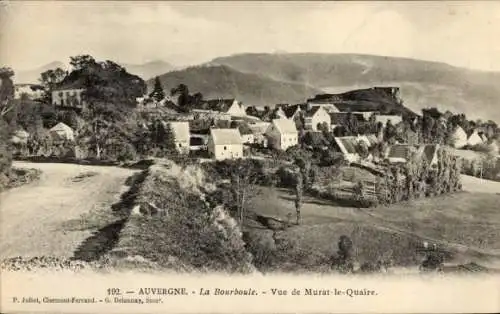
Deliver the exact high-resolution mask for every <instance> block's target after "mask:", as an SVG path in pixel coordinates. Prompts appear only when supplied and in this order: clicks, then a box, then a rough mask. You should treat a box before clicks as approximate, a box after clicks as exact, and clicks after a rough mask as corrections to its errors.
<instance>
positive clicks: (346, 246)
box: [336, 235, 354, 273]
mask: <svg viewBox="0 0 500 314" xmlns="http://www.w3.org/2000/svg"><path fill="white" fill-rule="evenodd" d="M337 246H338V251H337V256H338V260H337V265H336V266H337V268H338V270H339V271H341V272H344V273H349V272H352V271H353V270H354V265H353V256H352V249H353V243H352V240H351V239H350V238H349V237H348V236H346V235H342V236H340V238H339V242H338V244H337Z"/></svg>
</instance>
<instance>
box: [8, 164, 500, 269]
mask: <svg viewBox="0 0 500 314" xmlns="http://www.w3.org/2000/svg"><path fill="white" fill-rule="evenodd" d="M15 166H16V167H18V168H39V169H40V170H41V171H42V176H41V178H40V180H38V181H36V182H33V183H31V184H28V185H25V186H21V187H18V188H14V189H12V190H9V191H6V192H4V193H2V194H0V198H1V206H0V210H1V219H0V225H1V236H2V243H1V245H0V257H1V258H8V257H16V256H22V257H34V256H57V257H62V258H78V259H81V260H85V261H92V260H95V259H97V258H98V257H99V256H102V255H103V253H106V250H112V249H113V247H115V245H116V244H119V243H121V244H122V245H121V246H123V243H124V242H123V240H127V239H122V236H123V232H121V231H122V228H124V226H125V229H123V230H124V231H126V232H125V234H128V233H131V234H130V237H129V238H133V237H134V230H132V229H130V228H127V225H129V226H130V224H126V223H125V221H126V219H123V218H124V217H122V218H120V217H119V216H117V215H114V214H113V213H112V208H113V206H114V205H116V204H121V203H123V202H121V198H120V196H123V193H124V192H126V191H127V190H128V189H129V187H128V186H127V184H126V183H127V182H126V181H127V178H129V177H130V176H131V175H133V174H134V173H137V171H133V170H128V169H123V168H117V167H108V166H81V165H73V164H52V163H38V164H32V163H20V162H16V163H15ZM351 172H352V173H351ZM358 172H359V171H358ZM344 176H347V177H350V176H355V177H360V176H361V177H363V176H364V172H359V173H354V172H353V171H346V173H344ZM463 184H464V189H465V191H464V192H460V193H457V194H453V195H446V196H440V197H435V198H427V199H421V200H415V201H412V202H406V203H400V204H396V205H392V206H379V207H376V208H370V209H360V208H356V207H352V206H351V205H348V204H345V203H342V202H338V201H325V200H321V199H318V198H314V197H309V196H305V197H304V203H303V207H302V211H301V212H302V220H301V224H300V225H299V226H297V225H293V222H294V219H295V207H294V195H293V192H291V191H290V190H287V189H277V188H262V189H261V191H260V192H261V193H260V195H259V196H258V197H256V198H255V199H253V200H252V203H251V204H250V206H251V210H250V211H249V215H248V217H247V218H246V220H245V225H244V231H248V232H249V233H252V234H253V235H254V236H255V235H257V236H258V237H261V239H262V238H266V237H267V239H268V240H269V238H270V237H271V236H272V234H273V232H274V233H275V236H276V239H283V240H287V241H289V242H290V243H293V249H294V250H295V251H292V252H297V251H301V252H303V253H304V252H305V253H306V255H307V256H306V257H307V258H308V261H307V262H305V263H311V264H313V267H312V268H313V269H317V268H315V266H314V265H316V266H322V265H324V264H325V261H326V259H327V258H328V257H331V256H332V255H334V254H335V252H336V249H337V241H338V239H339V237H340V236H341V235H348V236H350V237H351V238H352V240H353V242H354V253H355V257H356V259H357V261H358V262H359V263H363V262H366V261H375V260H378V259H384V260H387V259H388V260H391V262H392V263H393V264H394V265H397V266H401V267H405V266H408V267H412V269H415V266H416V265H417V264H418V263H419V262H420V261H421V259H422V256H421V255H420V254H419V253H418V252H417V251H416V247H417V246H418V245H419V244H421V243H422V241H428V242H431V243H436V244H437V245H439V247H440V248H441V249H442V250H443V251H444V252H447V260H446V262H447V263H451V264H456V263H460V264H463V263H469V262H475V263H477V264H480V265H482V266H486V267H491V268H498V269H500V263H499V261H500V241H499V240H500V211H498V204H499V203H500V194H499V193H500V183H498V182H492V181H487V180H481V179H478V178H473V177H467V176H463ZM288 219H290V222H291V223H292V224H291V226H290V227H288V228H284V226H285V225H286V222H287V220H288ZM168 232H170V231H168ZM168 232H167V233H168ZM118 247H120V245H118ZM287 254H288V253H286V254H285V255H284V258H285V259H287V258H290V263H292V264H293V263H296V261H294V260H292V258H291V257H290V255H287ZM293 254H294V253H291V255H293ZM174 264H175V263H174Z"/></svg>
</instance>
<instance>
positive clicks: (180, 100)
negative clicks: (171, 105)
mask: <svg viewBox="0 0 500 314" xmlns="http://www.w3.org/2000/svg"><path fill="white" fill-rule="evenodd" d="M170 95H171V96H177V106H179V108H180V109H181V110H182V111H183V112H189V109H190V108H189V106H190V101H189V100H190V96H189V88H188V87H187V85H185V84H179V85H178V86H177V87H175V88H172V89H171V90H170Z"/></svg>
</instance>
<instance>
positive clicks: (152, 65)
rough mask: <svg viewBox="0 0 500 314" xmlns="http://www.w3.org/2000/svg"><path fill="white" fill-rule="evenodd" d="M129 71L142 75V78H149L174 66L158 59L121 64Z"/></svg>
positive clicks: (170, 69)
mask: <svg viewBox="0 0 500 314" xmlns="http://www.w3.org/2000/svg"><path fill="white" fill-rule="evenodd" d="M120 65H121V66H123V67H124V68H125V69H127V71H128V72H130V73H132V74H135V75H137V76H140V77H141V78H142V79H144V80H147V79H150V78H153V77H155V76H157V75H161V74H163V73H167V72H169V71H172V70H173V69H174V66H173V65H172V64H170V63H168V62H165V61H161V60H157V61H151V62H147V63H144V64H124V63H123V64H120Z"/></svg>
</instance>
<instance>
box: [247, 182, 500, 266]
mask: <svg viewBox="0 0 500 314" xmlns="http://www.w3.org/2000/svg"><path fill="white" fill-rule="evenodd" d="M293 200H294V195H293V193H292V192H291V191H289V190H285V189H262V195H261V196H260V197H259V198H258V199H256V200H254V201H253V204H252V209H251V210H252V211H253V212H254V213H255V214H256V217H260V223H259V219H257V221H255V220H253V221H248V222H247V225H246V230H248V231H250V232H252V233H259V232H263V231H262V230H264V229H265V228H268V229H269V225H267V226H266V224H264V223H262V221H263V219H262V217H266V219H268V220H277V221H280V220H281V221H285V220H286V219H287V214H289V213H292V214H293V216H292V217H293V219H292V220H294V219H295V207H294V203H293ZM499 202H500V196H499V195H496V194H483V193H466V192H461V193H457V194H453V195H447V196H440V197H435V198H432V199H422V200H416V201H412V202H405V203H400V204H395V205H392V206H379V207H376V208H373V209H359V208H355V207H347V206H341V205H339V204H337V203H335V202H334V201H332V202H330V201H324V200H318V199H315V198H313V197H304V204H303V207H302V210H301V216H302V222H301V224H300V225H299V226H296V225H294V226H292V227H291V228H288V229H285V230H283V231H279V234H280V237H282V238H286V239H288V240H290V241H293V242H294V243H296V245H297V246H298V247H300V248H303V249H304V250H307V251H309V252H310V254H316V255H322V256H323V257H325V256H332V255H334V254H335V252H336V250H337V247H336V245H337V240H338V238H339V237H340V236H341V235H348V236H350V237H351V239H352V240H353V242H354V245H355V256H356V259H357V260H358V261H360V262H364V261H375V260H377V259H384V260H385V259H389V260H392V262H393V263H395V264H397V265H401V266H407V265H416V264H417V263H419V261H420V259H421V258H422V256H421V255H420V254H419V253H418V252H417V251H416V246H417V245H418V244H419V243H421V242H422V241H424V240H427V241H431V242H433V243H437V244H439V245H440V247H442V248H443V249H444V250H445V251H448V252H449V256H448V260H451V259H452V258H453V257H454V256H458V255H461V256H462V257H463V256H464V255H465V256H466V257H467V258H486V257H491V256H494V255H495V256H497V255H500V251H499V250H500V242H499V241H498V239H500V211H498V209H497V208H498V203H499ZM320 260H322V259H321V258H319V259H318V261H320ZM323 260H324V259H323ZM318 266H319V265H318Z"/></svg>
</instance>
